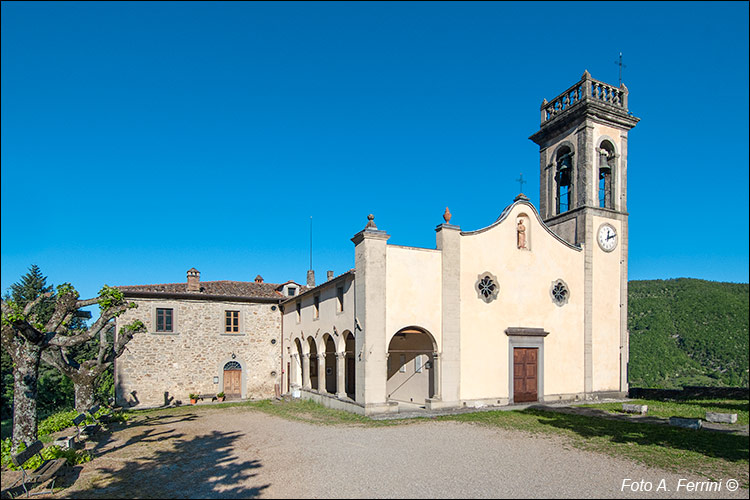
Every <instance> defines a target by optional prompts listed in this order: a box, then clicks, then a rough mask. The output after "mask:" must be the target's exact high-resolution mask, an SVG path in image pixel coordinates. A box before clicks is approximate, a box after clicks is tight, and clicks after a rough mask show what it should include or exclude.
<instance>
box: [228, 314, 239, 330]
mask: <svg viewBox="0 0 750 500" xmlns="http://www.w3.org/2000/svg"><path fill="white" fill-rule="evenodd" d="M224 331H225V332H226V333H240V312H239V311H226V323H225V329H224Z"/></svg>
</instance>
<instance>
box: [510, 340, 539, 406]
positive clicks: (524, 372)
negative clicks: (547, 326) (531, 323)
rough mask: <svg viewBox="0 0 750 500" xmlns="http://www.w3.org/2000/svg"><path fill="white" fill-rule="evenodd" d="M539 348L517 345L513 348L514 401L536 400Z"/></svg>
mask: <svg viewBox="0 0 750 500" xmlns="http://www.w3.org/2000/svg"><path fill="white" fill-rule="evenodd" d="M538 352H539V349H538V348H536V347H534V348H529V347H515V348H514V349H513V402H515V403H524V402H528V401H536V400H537V399H538V395H537V389H536V388H537V353H538Z"/></svg>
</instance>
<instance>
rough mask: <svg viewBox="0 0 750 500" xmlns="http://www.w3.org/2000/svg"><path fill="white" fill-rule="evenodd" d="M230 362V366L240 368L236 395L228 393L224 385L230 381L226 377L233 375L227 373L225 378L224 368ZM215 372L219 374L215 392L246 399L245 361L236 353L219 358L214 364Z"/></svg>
mask: <svg viewBox="0 0 750 500" xmlns="http://www.w3.org/2000/svg"><path fill="white" fill-rule="evenodd" d="M230 364H231V365H232V367H234V366H239V368H240V377H239V378H240V390H239V393H238V394H236V395H230V393H229V392H228V391H227V390H226V387H225V385H226V384H228V383H229V382H230V380H229V379H228V377H229V376H233V375H228V377H227V380H225V375H224V373H225V370H224V368H225V367H226V366H227V365H230ZM216 373H217V374H218V375H219V384H218V388H217V389H216V392H217V393H219V392H225V393H226V396H227V397H228V398H229V397H231V396H235V397H239V398H240V399H247V363H245V362H244V361H243V360H242V359H241V358H240V357H238V356H236V355H232V356H228V357H226V358H223V359H221V360H220V361H219V363H218V364H217V366H216Z"/></svg>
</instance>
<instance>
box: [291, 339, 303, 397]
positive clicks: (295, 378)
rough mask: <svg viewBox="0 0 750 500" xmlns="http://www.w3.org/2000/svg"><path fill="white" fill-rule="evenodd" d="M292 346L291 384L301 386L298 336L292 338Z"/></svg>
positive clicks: (300, 344)
mask: <svg viewBox="0 0 750 500" xmlns="http://www.w3.org/2000/svg"><path fill="white" fill-rule="evenodd" d="M293 346H294V347H293V348H292V354H293V355H292V384H296V385H297V386H302V356H303V355H304V352H303V350H302V341H301V340H300V339H299V337H297V338H295V339H294V343H293Z"/></svg>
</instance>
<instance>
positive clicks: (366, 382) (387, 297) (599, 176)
mask: <svg viewBox="0 0 750 500" xmlns="http://www.w3.org/2000/svg"><path fill="white" fill-rule="evenodd" d="M627 98H628V91H627V88H626V87H625V86H624V85H621V86H620V87H613V86H611V85H607V84H605V83H603V82H600V81H597V80H594V79H593V78H591V76H590V75H589V74H588V72H586V73H584V75H583V77H582V78H581V80H580V81H578V82H576V84H574V85H573V86H571V87H570V88H569V89H567V90H566V91H565V92H563V93H562V94H560V95H559V96H557V97H556V98H555V99H553V100H552V101H549V102H548V101H546V100H545V101H544V102H543V103H542V106H541V125H540V129H539V130H538V131H537V132H536V133H535V134H534V135H532V136H531V137H530V139H531V140H533V141H534V142H535V143H536V144H538V145H539V148H540V149H539V150H540V207H539V210H537V209H536V208H535V207H534V206H533V205H532V204H531V203H530V202H529V200H528V198H526V197H525V196H524V195H523V194H519V196H517V197H516V199H515V200H514V201H513V203H512V204H510V205H509V206H508V207H506V208H505V209H504V210H503V211H502V213H501V214H500V216H499V217H498V218H497V219H496V220H495V221H494V222H492V223H491V224H489V225H488V226H486V227H484V228H478V229H467V228H461V227H460V226H458V225H456V224H454V223H451V218H452V216H451V214H450V213H449V211H448V210H447V209H446V213H445V214H444V223H442V224H440V225H438V226H437V227H436V229H435V230H436V245H435V248H415V247H406V246H398V245H391V244H389V243H388V239H389V235H388V233H387V231H385V228H378V227H377V225H376V223H375V220H374V217H373V216H372V215H371V216H369V217H368V219H369V220H368V223H367V225H366V226H365V228H364V229H363V230H362V231H360V232H358V233H357V234H356V235H354V237H353V238H352V242H353V243H354V261H355V267H354V269H352V270H350V271H348V272H346V273H344V274H342V275H340V276H337V277H333V276H329V279H328V280H327V281H326V282H325V283H323V284H321V285H319V286H310V287H300V286H299V285H296V284H295V285H294V287H296V293H295V295H293V296H290V295H289V294H288V293H287V294H285V293H284V289H283V288H282V289H279V290H276V293H277V294H278V295H279V296H278V297H274V301H275V302H274V305H275V304H278V306H279V307H278V313H277V320H275V321H270V320H269V321H268V323H267V324H266V325H265V326H263V327H262V328H259V329H258V331H260V330H263V329H264V328H265V329H266V330H263V331H266V332H267V336H268V337H274V338H278V339H279V340H280V342H279V344H280V345H279V346H278V350H276V351H273V350H270V351H268V352H265V353H263V354H262V355H261V357H263V356H265V355H267V356H269V358H275V359H274V363H271V364H274V365H275V366H279V369H278V370H272V371H274V373H275V374H276V376H275V378H274V380H273V382H271V380H268V385H267V386H266V389H265V397H270V396H272V395H273V393H272V391H271V390H270V388H272V387H276V388H277V389H276V392H277V393H278V392H280V393H289V394H291V395H293V396H298V397H303V398H308V399H314V400H316V401H319V402H321V403H322V404H324V405H326V406H330V407H335V408H341V409H347V410H350V411H355V412H358V413H362V414H374V413H382V412H396V411H403V410H404V409H414V408H416V407H425V408H433V409H436V408H446V407H463V406H474V407H478V406H485V405H506V404H512V403H522V402H532V401H543V402H544V401H560V400H576V399H591V398H597V397H603V396H621V395H624V394H625V393H626V392H627V364H628V349H629V345H628V332H627V256H628V254H627V252H628V246H627V243H628V215H627V137H628V131H629V130H630V129H631V128H632V127H634V126H635V125H636V124H637V122H638V119H637V118H635V117H634V116H632V115H631V114H630V113H629V112H628V105H627ZM309 284H310V285H312V283H309ZM123 288H127V287H123ZM178 300H179V298H178ZM268 303H269V304H270V302H268ZM201 307H202V306H201ZM269 310H270V309H269ZM135 311H137V312H134V313H133V314H135V315H143V316H144V317H146V318H148V317H150V315H151V313H148V314H144V312H145V310H144V311H141V308H140V307H139V309H137V310H135ZM220 312H221V311H220ZM274 313H275V311H274ZM216 314H219V313H216ZM219 315H220V314H219ZM256 317H257V315H250V314H248V313H246V314H245V318H246V319H247V318H250V320H251V321H254V320H255V319H256ZM129 319H130V318H128V320H129ZM248 328H250V327H248ZM147 335H150V334H147ZM195 335H197V336H198V337H201V336H202V335H204V334H201V333H200V332H195ZM247 340H248V341H249V340H250V339H249V338H248V339H247ZM141 342H143V341H142V340H141V339H138V338H136V339H133V341H131V343H133V344H134V348H137V347H138V346H139V345H140V343H141ZM196 342H197V340H196ZM262 343H263V341H260V344H262ZM129 349H130V348H129ZM222 356H224V357H222ZM225 357H226V354H222V355H218V358H221V359H220V360H219V359H218V358H217V360H214V361H212V362H213V363H214V365H215V367H214V368H212V369H213V370H214V371H220V370H222V369H223V366H222V367H220V366H219V365H221V364H222V363H224V361H225V359H224V358H225ZM226 359H229V358H226ZM248 359H251V357H249V355H248ZM252 359H254V358H252ZM127 363H130V364H129V365H128V367H127V368H125V369H124V371H122V372H120V371H118V374H120V375H119V376H120V377H121V378H120V382H121V384H120V386H118V387H119V389H118V390H120V392H121V394H123V395H126V394H127V393H128V391H129V390H131V386H132V385H133V384H132V383H131V382H130V381H131V380H132V373H133V371H134V370H135V371H137V370H138V367H139V366H142V365H144V363H145V361H144V359H142V357H139V356H133V357H131V358H130V359H129V360H128V361H127ZM271 364H269V366H270V365H271ZM259 366H260V368H257V367H256V366H255V364H254V363H247V364H246V368H243V369H246V370H247V372H248V373H247V374H246V375H245V378H244V379H242V380H250V379H252V378H253V375H251V372H255V371H258V370H259V371H260V372H263V371H264V370H265V371H268V368H267V367H266V366H265V365H263V364H261V365H259ZM184 370H188V371H189V370H191V368H190V367H185V368H184ZM209 371H210V370H209ZM200 377H204V378H206V380H205V381H203V380H199V379H200ZM200 377H197V378H193V379H191V380H195V382H194V384H203V383H205V384H208V378H209V377H214V380H216V379H215V377H219V375H210V374H208V373H207V372H206V374H205V376H204V375H201V376H200ZM123 380H128V381H129V382H127V383H125V382H123ZM191 383H193V382H191ZM242 383H246V382H242ZM129 384H130V385H129ZM132 390H137V389H132ZM141 390H144V389H143V388H141ZM154 390H155V391H156V392H159V391H161V392H163V391H162V389H157V388H154ZM174 390H175V391H183V392H185V391H187V390H189V389H188V387H187V386H186V385H184V386H181V387H180V388H174ZM243 390H244V392H242V394H243V395H245V396H249V395H250V394H251V393H252V391H248V390H247V389H243ZM260 392H263V391H260ZM259 394H260V393H259ZM180 396H181V397H182V398H184V397H186V395H181V394H180ZM260 397H264V396H262V395H261V396H260Z"/></svg>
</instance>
